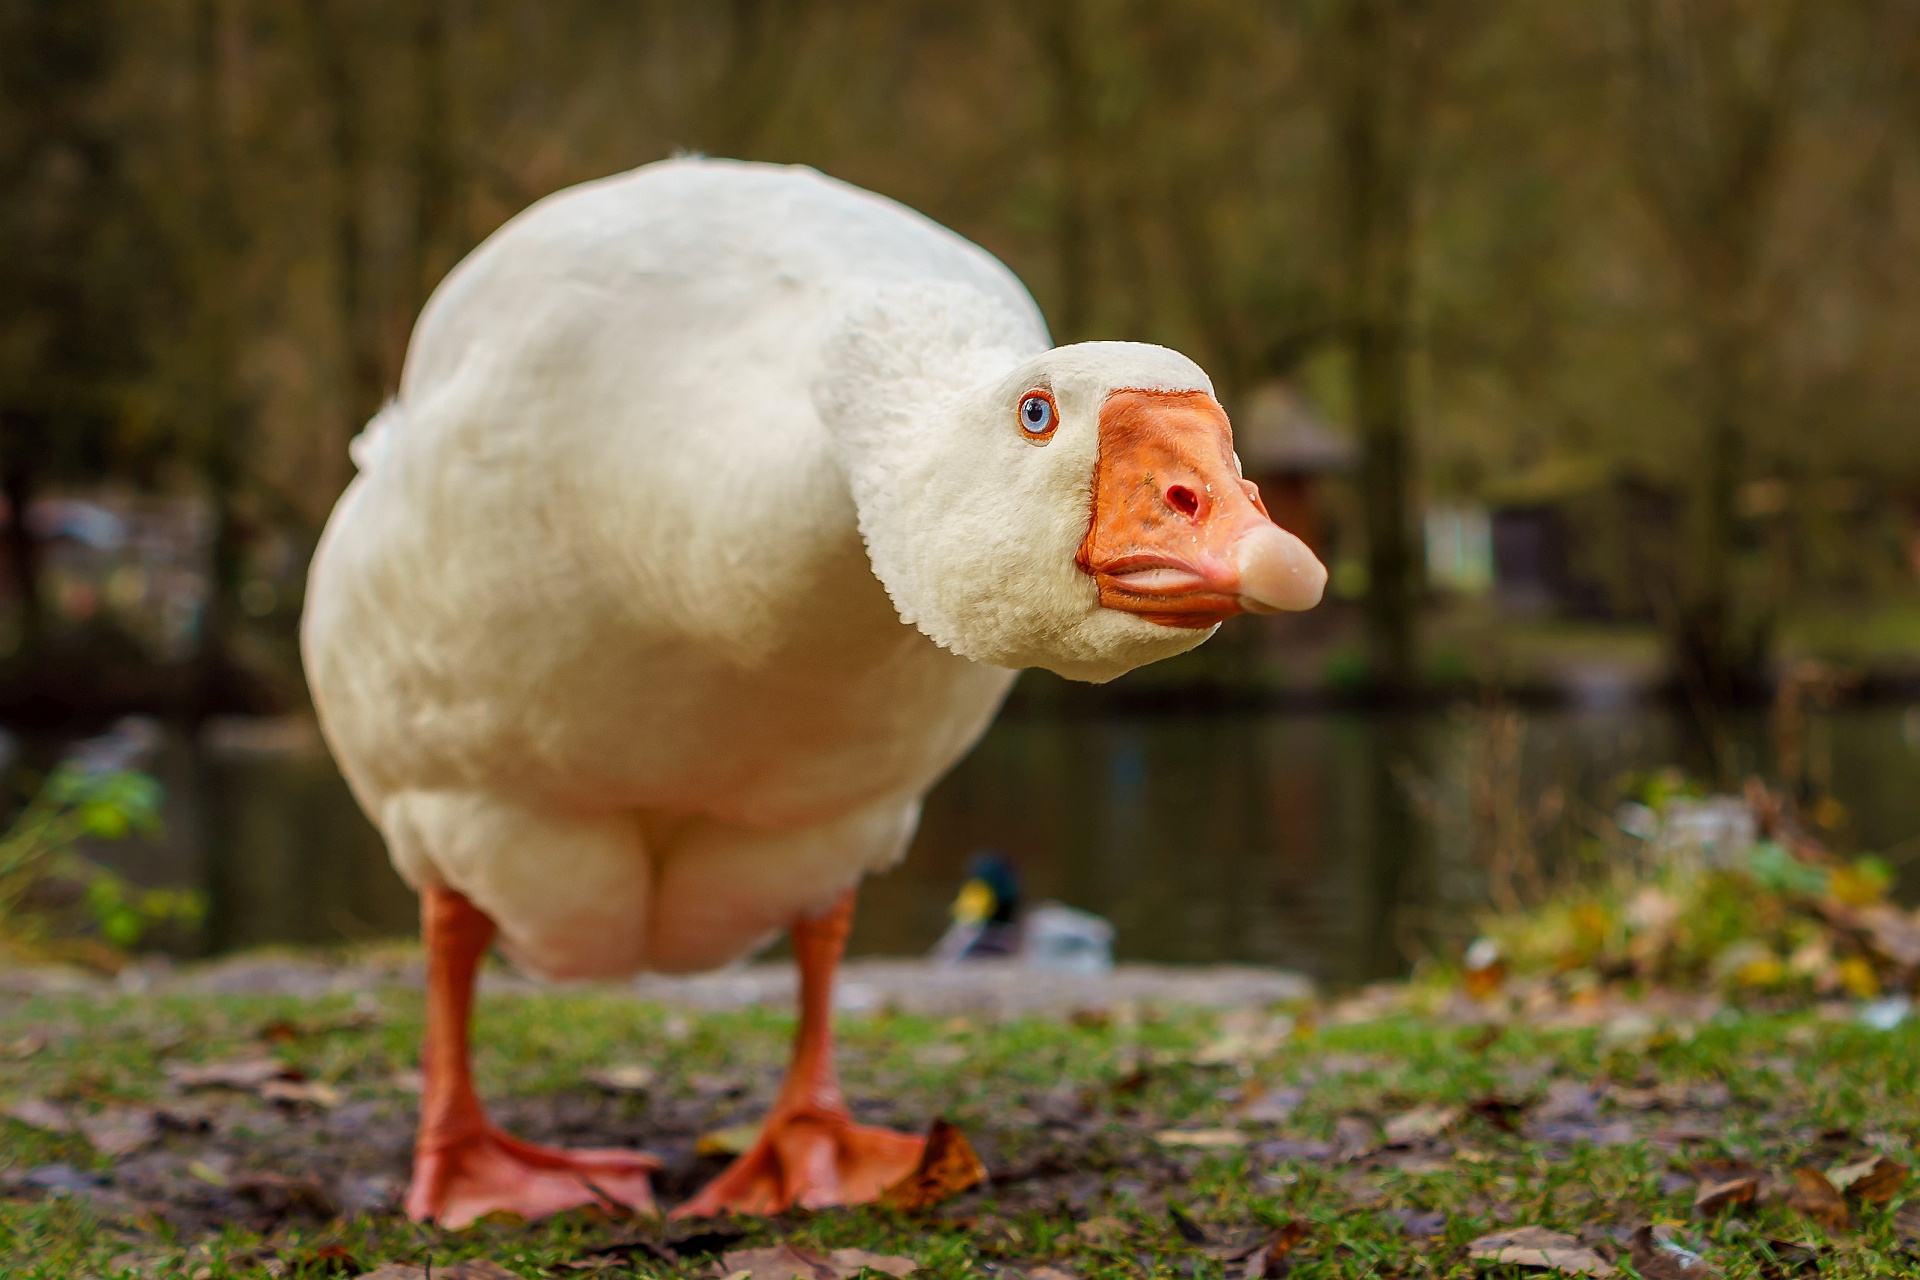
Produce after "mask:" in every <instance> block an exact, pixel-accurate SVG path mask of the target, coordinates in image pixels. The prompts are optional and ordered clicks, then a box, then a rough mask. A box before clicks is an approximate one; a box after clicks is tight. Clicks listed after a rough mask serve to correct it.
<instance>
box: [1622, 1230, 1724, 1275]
mask: <svg viewBox="0 0 1920 1280" xmlns="http://www.w3.org/2000/svg"><path fill="white" fill-rule="evenodd" d="M1627 1248H1628V1256H1629V1257H1630V1258H1632V1260H1633V1269H1634V1270H1635V1271H1638V1272H1639V1273H1640V1275H1641V1276H1642V1277H1643V1280H1708V1277H1710V1276H1718V1275H1719V1274H1720V1273H1719V1272H1718V1271H1715V1270H1714V1269H1713V1268H1712V1267H1710V1266H1708V1265H1707V1264H1706V1262H1705V1261H1704V1260H1703V1259H1702V1258H1701V1257H1700V1255H1699V1254H1696V1253H1693V1252H1691V1251H1689V1250H1686V1249H1682V1248H1680V1247H1679V1246H1678V1245H1672V1244H1667V1243H1665V1242H1663V1241H1661V1240H1660V1239H1658V1238H1657V1237H1656V1236H1655V1235H1654V1234H1653V1228H1652V1227H1651V1226H1642V1227H1641V1228H1640V1229H1639V1230H1637V1231H1635V1232H1634V1233H1633V1239H1632V1241H1631V1242H1630V1243H1629V1244H1628V1246H1627Z"/></svg>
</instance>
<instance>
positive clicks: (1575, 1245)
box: [1467, 1227, 1614, 1276]
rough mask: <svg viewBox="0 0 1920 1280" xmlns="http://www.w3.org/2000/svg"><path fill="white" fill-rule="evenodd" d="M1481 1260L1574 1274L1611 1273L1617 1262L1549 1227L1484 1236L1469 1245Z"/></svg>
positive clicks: (1470, 1249)
mask: <svg viewBox="0 0 1920 1280" xmlns="http://www.w3.org/2000/svg"><path fill="white" fill-rule="evenodd" d="M1467 1256H1468V1257H1470V1258H1473V1259H1474V1260H1476V1261H1479V1262H1501V1263H1505V1264H1506V1265H1508V1266H1513V1267H1533V1268H1535V1269H1538V1270H1544V1271H1558V1272H1560V1273H1561V1274H1562V1275H1570V1276H1610V1275H1612V1274H1613V1273H1614V1269H1613V1265H1612V1264H1611V1263H1609V1262H1608V1261H1607V1260H1606V1259H1605V1258H1603V1257H1601V1256H1600V1255H1599V1254H1597V1253H1595V1252H1594V1251H1593V1250H1591V1249H1589V1248H1587V1246H1585V1245H1583V1244H1581V1243H1580V1242H1579V1241H1578V1240H1576V1239H1574V1238H1573V1237H1572V1236H1570V1235H1565V1234H1562V1233H1561V1232H1558V1231H1549V1230H1547V1229H1546V1228H1545V1227H1517V1228H1515V1229H1514V1230H1512V1231H1496V1232H1494V1233H1493V1234H1492V1235H1488V1236H1481V1237H1480V1238H1479V1239H1478V1240H1475V1241H1473V1242H1472V1243H1471V1244H1469V1245H1468V1246H1467Z"/></svg>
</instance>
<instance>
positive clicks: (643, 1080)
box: [581, 1062, 660, 1093]
mask: <svg viewBox="0 0 1920 1280" xmlns="http://www.w3.org/2000/svg"><path fill="white" fill-rule="evenodd" d="M659 1078H660V1076H659V1073H658V1072H656V1071H655V1070H654V1069H653V1068H652V1067H649V1066H645V1065H643V1064H641V1063H638V1062H621V1063H616V1064H614V1065H613V1066H610V1067H602V1068H600V1069H599V1070H597V1071H589V1072H587V1073H586V1074H585V1075H583V1076H582V1077H581V1079H583V1080H585V1081H586V1082H587V1083H588V1084H590V1085H594V1086H597V1087H598V1088H601V1089H605V1090H606V1091H607V1092H608V1093H645V1092H646V1091H647V1090H649V1089H651V1088H653V1086H654V1083H655V1081H657V1080H658V1079H659Z"/></svg>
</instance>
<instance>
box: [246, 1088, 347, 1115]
mask: <svg viewBox="0 0 1920 1280" xmlns="http://www.w3.org/2000/svg"><path fill="white" fill-rule="evenodd" d="M255 1092H256V1093H258V1094H259V1095H260V1100H261V1101H262V1102H271V1103H273V1104H274V1105H275V1106H279V1107H286V1108H287V1109H288V1110H292V1111H297V1110H299V1109H300V1108H301V1107H311V1108H313V1109H314V1110H316V1111H330V1110H332V1109H333V1108H334V1107H337V1106H339V1105H340V1091H339V1090H338V1089H336V1088H334V1087H333V1086H332V1085H330V1084H327V1083H325V1082H324V1081H320V1080H266V1081H263V1082H261V1084H260V1087H259V1088H258V1089H256V1090H255Z"/></svg>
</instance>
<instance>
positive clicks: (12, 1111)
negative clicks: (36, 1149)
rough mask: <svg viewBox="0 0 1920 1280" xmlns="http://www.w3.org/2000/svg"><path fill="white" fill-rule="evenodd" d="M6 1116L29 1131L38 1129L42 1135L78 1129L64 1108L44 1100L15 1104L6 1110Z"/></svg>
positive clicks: (37, 1099) (30, 1099) (28, 1100)
mask: <svg viewBox="0 0 1920 1280" xmlns="http://www.w3.org/2000/svg"><path fill="white" fill-rule="evenodd" d="M7 1114H8V1115H9V1116H12V1117H13V1118H14V1119H15V1120H18V1121H19V1122H20V1123H21V1124H23V1125H26V1126H27V1127H28V1128H29V1129H39V1130H40V1131H42V1132H43V1133H73V1132H75V1131H76V1130H77V1129H78V1126H77V1125H76V1124H75V1123H74V1120H73V1117H72V1116H71V1115H69V1114H68V1112H67V1109H66V1108H65V1107H62V1106H57V1105H56V1104H54V1103H51V1102H48V1101H47V1100H46V1099H45V1098H28V1099H26V1100H25V1101H22V1102H16V1103H14V1104H13V1105H12V1106H11V1107H8V1108H7Z"/></svg>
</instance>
